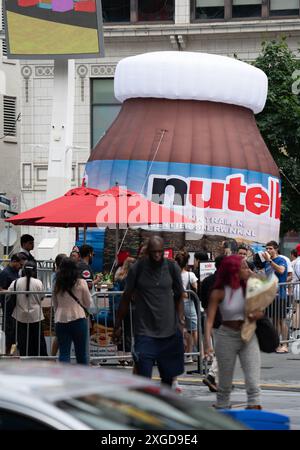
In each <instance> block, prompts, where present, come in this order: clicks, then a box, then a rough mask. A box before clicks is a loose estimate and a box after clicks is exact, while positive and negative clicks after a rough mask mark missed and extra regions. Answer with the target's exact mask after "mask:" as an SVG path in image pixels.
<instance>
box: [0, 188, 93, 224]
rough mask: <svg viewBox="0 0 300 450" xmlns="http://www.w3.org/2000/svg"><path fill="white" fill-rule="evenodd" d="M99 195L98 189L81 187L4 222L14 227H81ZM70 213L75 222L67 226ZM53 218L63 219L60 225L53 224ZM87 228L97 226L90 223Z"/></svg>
mask: <svg viewBox="0 0 300 450" xmlns="http://www.w3.org/2000/svg"><path fill="white" fill-rule="evenodd" d="M99 194H101V191H99V189H90V188H86V187H83V186H82V187H79V188H75V189H71V190H69V191H68V192H66V193H65V194H64V195H63V196H61V197H58V198H56V199H55V200H51V201H50V202H46V203H43V204H42V205H39V206H36V207H35V208H32V209H29V210H28V211H25V212H22V213H20V214H18V215H16V216H13V217H11V218H10V219H6V222H10V223H12V224H14V225H36V226H49V227H53V226H59V227H82V226H83V225H85V224H86V223H85V221H84V217H85V215H86V213H87V212H88V211H91V210H92V209H93V210H95V205H96V199H97V197H98V195H99ZM71 212H73V219H74V214H76V220H75V221H74V220H73V222H72V223H71V224H69V222H68V217H69V215H70V213H71ZM50 218H51V219H50ZM55 218H59V220H61V219H63V220H62V222H61V224H60V225H54V224H53V220H55ZM48 219H50V220H48ZM39 220H43V223H37V222H38V221H39ZM86 225H87V224H86ZM88 226H90V227H93V226H97V224H95V223H90V224H88Z"/></svg>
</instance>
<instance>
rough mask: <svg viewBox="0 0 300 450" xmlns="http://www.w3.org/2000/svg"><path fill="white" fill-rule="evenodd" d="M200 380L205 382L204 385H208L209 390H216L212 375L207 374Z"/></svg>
mask: <svg viewBox="0 0 300 450" xmlns="http://www.w3.org/2000/svg"><path fill="white" fill-rule="evenodd" d="M202 382H203V383H204V384H205V386H207V387H208V389H209V390H210V392H217V390H218V389H217V385H216V381H215V378H214V377H212V376H211V375H207V377H206V378H204V379H203V380H202Z"/></svg>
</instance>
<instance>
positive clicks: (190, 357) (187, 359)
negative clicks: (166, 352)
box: [184, 355, 194, 364]
mask: <svg viewBox="0 0 300 450" xmlns="http://www.w3.org/2000/svg"><path fill="white" fill-rule="evenodd" d="M193 362H194V361H193V357H192V355H191V356H186V358H185V360H184V364H193Z"/></svg>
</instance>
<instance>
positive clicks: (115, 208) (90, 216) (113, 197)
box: [10, 186, 193, 256]
mask: <svg viewBox="0 0 300 450" xmlns="http://www.w3.org/2000/svg"><path fill="white" fill-rule="evenodd" d="M79 189H83V188H79ZM95 191H96V190H95ZM46 205H47V204H45V205H44V206H46ZM42 206H43V205H41V207H42ZM28 212H29V211H28ZM17 217H18V216H15V217H14V218H13V220H15V219H17ZM13 220H11V219H10V221H11V222H12V223H14V222H13ZM191 222H193V220H192V219H190V218H188V217H186V216H183V215H181V214H178V213H176V212H175V211H173V210H171V209H168V208H165V207H164V206H162V205H159V204H158V203H154V202H152V201H150V200H147V199H146V198H145V197H144V196H142V195H140V194H138V193H136V192H133V191H129V190H127V189H122V188H120V187H119V186H115V187H113V188H111V189H108V190H107V191H104V192H100V191H99V192H98V193H96V194H95V195H94V196H93V195H92V196H91V200H90V201H88V202H86V204H85V203H84V202H83V203H82V204H81V207H80V206H78V207H65V209H59V210H56V211H53V209H51V211H49V212H48V213H47V214H45V215H44V217H43V218H40V219H35V221H34V223H32V225H36V226H52V227H82V226H84V227H96V226H98V227H99V228H106V227H110V228H112V227H114V228H116V256H117V254H118V242H119V228H120V227H122V228H128V227H141V226H142V225H155V224H157V225H159V224H169V225H170V227H173V228H174V229H175V230H177V229H178V230H180V231H181V229H180V228H179V227H178V228H177V225H180V224H182V223H191Z"/></svg>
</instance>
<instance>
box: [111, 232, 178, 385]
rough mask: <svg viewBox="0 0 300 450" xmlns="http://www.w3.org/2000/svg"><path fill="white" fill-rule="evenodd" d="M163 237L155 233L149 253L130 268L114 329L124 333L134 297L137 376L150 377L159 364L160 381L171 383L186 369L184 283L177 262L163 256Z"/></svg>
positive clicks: (118, 332) (149, 243)
mask: <svg viewBox="0 0 300 450" xmlns="http://www.w3.org/2000/svg"><path fill="white" fill-rule="evenodd" d="M163 244H164V243H163V240H162V238H161V237H159V236H152V237H151V238H150V239H149V242H148V245H147V252H146V256H145V257H143V258H141V259H139V260H138V261H137V262H136V263H135V264H134V265H133V266H132V267H131V268H130V270H129V272H128V276H127V279H126V286H125V291H124V294H123V296H122V299H121V302H120V306H119V309H118V313H117V318H116V324H115V328H114V332H113V338H114V340H115V342H117V341H118V340H119V339H120V336H121V332H122V330H121V323H122V320H123V319H124V317H125V316H126V314H127V311H128V308H129V303H130V301H132V299H133V297H134V302H135V316H134V333H135V336H134V351H133V358H134V363H135V370H136V373H137V374H138V375H141V376H144V377H148V378H151V376H152V369H153V366H154V364H155V362H156V363H157V366H158V370H159V373H160V377H161V381H162V383H164V384H167V385H169V386H172V383H173V379H174V378H175V377H176V376H178V375H180V374H181V373H183V372H184V345H183V327H184V325H185V319H184V306H183V294H184V291H183V286H182V280H181V275H180V269H179V267H178V265H177V264H176V263H175V262H173V261H169V260H167V259H165V258H164V245H163Z"/></svg>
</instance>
